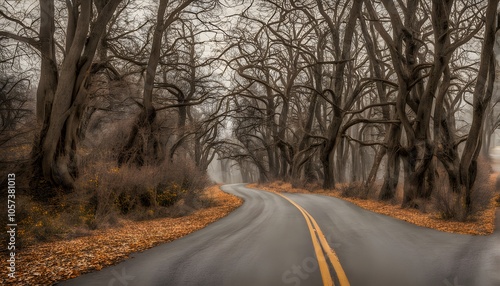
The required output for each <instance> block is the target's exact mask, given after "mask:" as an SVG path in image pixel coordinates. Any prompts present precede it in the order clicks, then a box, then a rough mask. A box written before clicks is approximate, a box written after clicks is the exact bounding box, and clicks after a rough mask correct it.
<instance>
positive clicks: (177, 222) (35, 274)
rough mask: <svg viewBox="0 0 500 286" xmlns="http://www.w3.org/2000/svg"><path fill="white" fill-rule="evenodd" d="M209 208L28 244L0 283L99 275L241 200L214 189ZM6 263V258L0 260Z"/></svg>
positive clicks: (50, 281)
mask: <svg viewBox="0 0 500 286" xmlns="http://www.w3.org/2000/svg"><path fill="white" fill-rule="evenodd" d="M205 195H206V196H208V197H210V198H211V199H212V201H213V202H214V205H213V206H211V207H209V208H206V209H201V210H198V211H196V212H194V213H192V214H190V215H188V216H185V217H179V218H162V219H155V220H150V221H141V222H133V221H123V222H122V223H121V226H120V227H116V228H111V229H104V230H97V231H93V232H91V234H90V235H89V236H85V237H80V238H77V239H72V240H68V241H56V242H50V243H43V244H38V245H33V246H31V247H30V248H27V249H24V250H22V251H18V252H17V253H16V278H15V279H7V278H6V277H7V267H2V268H0V277H1V278H0V284H10V283H11V284H13V285H51V284H53V283H55V282H57V281H61V280H67V279H70V278H74V277H77V276H79V275H81V274H83V273H86V272H90V271H93V270H100V269H102V268H103V267H105V266H109V265H112V264H115V263H117V262H119V261H121V260H124V259H126V258H127V257H128V255H129V254H131V253H133V252H137V251H142V250H145V249H148V248H151V247H153V246H155V245H158V244H160V243H164V242H169V241H172V240H175V239H177V238H180V237H182V236H185V235H187V234H189V233H191V232H194V231H196V230H199V229H201V228H203V227H205V226H207V225H208V224H210V223H212V222H214V221H216V220H218V219H220V218H222V217H224V216H226V215H228V214H229V213H230V212H231V211H233V210H234V209H236V208H237V207H238V206H240V205H241V204H242V200H241V199H240V198H237V197H235V196H233V195H229V194H227V193H224V192H222V191H221V190H220V189H219V186H213V187H210V188H208V189H207V190H206V193H205ZM1 259H2V260H3V261H6V259H7V257H6V256H5V257H3V258H1Z"/></svg>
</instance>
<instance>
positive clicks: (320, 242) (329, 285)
mask: <svg viewBox="0 0 500 286" xmlns="http://www.w3.org/2000/svg"><path fill="white" fill-rule="evenodd" d="M276 194H278V195H280V196H281V197H283V198H284V199H285V200H287V201H289V202H290V203H291V204H292V205H294V206H295V207H296V208H297V209H298V210H299V211H300V212H301V213H302V215H303V216H304V218H305V220H306V223H307V227H308V229H309V232H310V233H311V239H312V243H313V247H314V252H315V253H316V258H317V259H318V265H319V270H320V273H321V278H322V280H323V285H325V286H333V285H335V283H333V279H332V276H331V275H330V269H329V267H328V262H327V260H326V258H325V255H324V254H323V252H324V253H325V254H326V256H327V257H328V259H329V260H330V263H331V265H332V266H333V269H334V270H335V273H337V278H338V280H339V283H340V286H349V285H350V284H349V280H347V276H346V275H345V272H344V269H343V268H342V266H341V265H340V261H339V258H338V257H337V255H336V254H335V251H334V250H333V249H331V248H330V246H329V245H328V242H327V241H326V238H325V235H324V234H323V232H322V231H321V229H320V228H319V226H318V223H316V220H314V218H313V217H312V216H311V215H310V214H309V213H308V212H307V211H306V210H305V209H303V208H302V207H301V206H299V205H298V204H296V203H295V202H294V201H292V200H291V199H289V198H287V197H285V196H284V195H282V194H280V193H276Z"/></svg>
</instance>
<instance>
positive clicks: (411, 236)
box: [60, 184, 500, 286]
mask: <svg viewBox="0 0 500 286" xmlns="http://www.w3.org/2000/svg"><path fill="white" fill-rule="evenodd" d="M223 190H224V191H226V192H228V193H231V194H234V195H237V196H239V197H242V198H243V199H244V200H245V203H244V204H243V205H242V206H241V207H240V208H238V209H237V210H235V211H234V212H232V213H231V214H230V215H228V216H227V217H225V218H222V219H220V220H219V221H217V222H215V223H213V224H211V225H209V226H208V227H206V228H204V229H202V230H199V231H197V232H194V233H192V234H190V235H187V236H185V237H183V238H181V239H178V240H175V241H173V242H170V243H165V244H163V245H160V246H157V247H154V248H151V249H149V250H146V251H143V252H141V253H135V254H132V255H131V257H132V258H131V259H128V260H126V261H123V262H121V263H119V264H117V265H115V266H111V267H107V268H105V269H103V270H101V271H97V272H93V273H89V274H85V275H83V276H80V277H78V278H75V279H72V280H68V281H65V282H63V283H60V285H110V286H113V285H114V286H132V285H141V286H142V285H143V286H149V285H175V286H176V285H179V286H189V285H206V286H211V285H213V286H221V285H228V286H233V285H234V286H240V285H241V286H244V285H252V286H266V285H269V286H277V285H311V286H312V285H341V286H345V285H353V286H357V285H360V286H378V285H384V286H392V285H394V286H399V285H401V286H413V285H415V286H420V285H422V286H433V285H436V286H438V285H443V286H459V285H461V286H474V285H478V286H490V285H491V286H493V285H500V233H499V232H498V231H497V232H496V233H495V234H493V235H490V236H468V235H456V234H449V233H444V232H440V231H435V230H431V229H427V228H422V227H418V226H415V225H412V224H408V223H405V222H402V221H399V220H396V219H393V218H390V217H387V216H383V215H379V214H375V213H372V212H369V211H366V210H363V209H361V208H359V207H357V206H355V205H353V204H351V203H348V202H345V201H342V200H339V199H336V198H332V197H325V196H320V195H309V194H285V195H284V196H280V195H278V194H274V193H269V192H265V191H258V190H254V189H249V188H246V187H244V185H242V184H237V185H226V186H223ZM499 224H500V215H497V225H499ZM337 257H338V259H337Z"/></svg>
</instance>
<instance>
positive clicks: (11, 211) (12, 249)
mask: <svg viewBox="0 0 500 286" xmlns="http://www.w3.org/2000/svg"><path fill="white" fill-rule="evenodd" d="M7 229H8V230H7V233H8V237H9V240H8V243H7V252H8V253H9V259H7V269H8V274H7V275H8V278H15V277H16V276H15V275H16V233H17V223H16V174H8V175H7Z"/></svg>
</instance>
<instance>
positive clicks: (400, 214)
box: [249, 174, 500, 235]
mask: <svg viewBox="0 0 500 286" xmlns="http://www.w3.org/2000/svg"><path fill="white" fill-rule="evenodd" d="M497 176H498V174H492V175H491V176H490V185H491V187H492V188H495V184H496V180H497ZM249 187H252V188H257V189H263V190H266V191H271V192H286V193H305V194H319V195H325V196H331V197H336V198H340V199H342V200H345V201H348V202H351V203H353V204H355V205H357V206H359V207H361V208H363V209H366V210H369V211H372V212H376V213H379V214H383V215H387V216H391V217H394V218H396V219H400V220H403V221H406V222H409V223H413V224H415V225H418V226H423V227H427V228H432V229H436V230H440V231H445V232H451V233H459V234H471V235H489V234H492V233H493V231H494V229H495V212H496V208H497V207H499V208H500V194H499V193H498V191H499V190H495V189H494V190H495V193H494V195H493V198H492V199H491V201H490V204H489V205H488V207H487V208H486V209H485V210H484V211H481V212H479V213H478V214H476V215H475V216H474V217H473V218H471V219H469V220H468V221H465V222H461V221H453V220H445V219H442V218H441V217H440V215H439V213H437V212H432V211H429V212H426V213H424V212H421V211H419V210H417V209H410V208H402V207H401V205H400V204H399V203H394V202H392V203H391V202H381V201H376V200H373V199H360V198H353V197H345V196H342V193H341V191H340V190H338V189H334V190H323V189H318V190H314V191H311V190H309V189H303V188H293V187H292V185H291V184H290V183H286V182H282V181H277V182H272V183H268V184H250V185H249Z"/></svg>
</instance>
